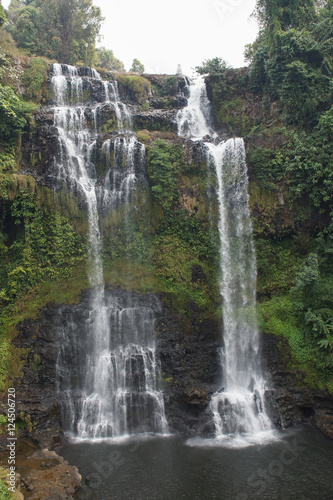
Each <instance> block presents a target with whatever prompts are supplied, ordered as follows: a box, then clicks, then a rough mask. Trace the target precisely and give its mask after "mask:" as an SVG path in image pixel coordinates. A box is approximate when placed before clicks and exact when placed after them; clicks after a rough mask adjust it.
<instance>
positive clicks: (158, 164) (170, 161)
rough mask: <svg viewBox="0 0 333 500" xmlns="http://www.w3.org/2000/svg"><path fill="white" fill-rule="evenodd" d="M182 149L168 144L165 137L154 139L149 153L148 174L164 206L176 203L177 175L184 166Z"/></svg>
mask: <svg viewBox="0 0 333 500" xmlns="http://www.w3.org/2000/svg"><path fill="white" fill-rule="evenodd" d="M182 164H183V160H182V151H181V148H180V146H179V145H173V144H168V143H167V142H166V141H164V140H163V139H157V140H156V141H154V142H153V143H152V144H151V146H150V149H149V154H148V175H149V179H150V181H151V183H152V193H153V195H154V198H155V199H156V200H157V201H158V203H159V204H160V205H161V206H162V207H163V208H166V209H167V208H170V207H171V206H172V205H174V204H175V203H176V200H177V192H178V184H177V177H178V174H179V173H180V170H181V168H182Z"/></svg>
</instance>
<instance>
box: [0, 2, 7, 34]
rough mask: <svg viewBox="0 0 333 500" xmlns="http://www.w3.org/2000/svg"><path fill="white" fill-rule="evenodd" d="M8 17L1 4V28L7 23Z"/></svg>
mask: <svg viewBox="0 0 333 500" xmlns="http://www.w3.org/2000/svg"><path fill="white" fill-rule="evenodd" d="M6 21H7V18H6V15H5V11H4V10H3V6H2V5H1V4H0V28H1V27H2V26H3V25H4V24H5V23H6Z"/></svg>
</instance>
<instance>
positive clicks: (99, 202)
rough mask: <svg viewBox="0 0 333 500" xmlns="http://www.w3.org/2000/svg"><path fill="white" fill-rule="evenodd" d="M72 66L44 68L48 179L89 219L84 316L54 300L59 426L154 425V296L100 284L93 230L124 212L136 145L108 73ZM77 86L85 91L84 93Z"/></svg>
mask: <svg viewBox="0 0 333 500" xmlns="http://www.w3.org/2000/svg"><path fill="white" fill-rule="evenodd" d="M82 71H83V74H81V73H82ZM81 73H80V74H79V73H78V70H77V69H76V68H74V67H72V66H66V65H60V64H55V65H54V66H53V75H52V78H51V87H52V91H53V102H54V125H55V127H56V129H57V132H58V137H59V148H58V152H57V155H56V156H55V158H54V170H55V173H56V182H57V184H58V186H59V187H61V185H62V183H64V184H65V186H67V188H70V189H71V190H73V191H74V192H75V193H78V194H79V196H80V198H81V199H83V201H84V203H85V206H86V210H87V213H88V223H89V227H88V249H89V270H88V276H89V282H90V286H91V289H90V292H91V293H90V296H89V304H88V305H87V308H86V310H85V311H84V314H83V316H84V322H83V323H82V319H81V318H80V317H75V314H74V317H73V314H72V315H71V314H70V313H69V312H68V311H66V310H64V311H63V312H62V313H61V314H60V317H59V321H58V326H57V328H58V330H59V335H60V338H61V339H62V341H61V346H60V349H59V356H58V361H57V373H58V391H59V395H60V397H61V400H62V410H63V422H64V427H65V430H66V431H67V432H69V433H70V434H72V435H74V436H76V437H79V438H89V439H94V438H109V437H119V436H126V435H130V434H137V433H147V432H153V433H160V434H164V433H166V432H167V422H166V418H165V413H164V400H163V393H162V391H161V390H159V388H158V386H157V381H158V379H159V378H160V365H159V360H158V359H157V354H156V347H155V340H154V329H155V322H156V318H157V315H158V314H159V312H160V304H159V303H158V302H157V300H156V299H154V298H151V299H149V300H148V299H147V300H140V299H139V298H138V297H135V296H134V295H133V294H131V293H130V292H128V293H126V294H125V296H122V295H117V294H115V293H111V292H110V291H107V290H105V287H104V273H103V261H102V237H101V231H100V217H107V216H108V214H109V213H110V212H112V210H114V209H116V208H117V207H119V206H120V205H121V204H123V206H124V207H125V211H124V212H125V218H128V217H129V215H128V212H129V210H128V207H129V204H130V202H131V195H132V193H133V192H134V191H135V189H136V187H137V185H139V184H142V183H145V182H146V179H145V175H146V174H145V169H144V162H145V148H144V146H143V145H142V144H141V143H139V142H138V140H137V139H136V137H135V135H134V134H133V133H131V132H129V131H128V130H126V127H129V126H130V124H131V116H130V112H129V110H128V109H127V107H126V106H125V104H123V103H120V102H119V96H118V89H117V83H116V82H102V80H101V79H100V76H99V74H98V73H97V72H96V71H95V70H90V71H88V68H83V70H81ZM84 95H86V96H87V95H90V100H89V101H88V102H86V100H87V99H86V97H85V98H84ZM101 96H102V97H101ZM101 101H102V102H101ZM103 106H108V107H109V108H111V109H113V111H114V113H115V116H116V118H117V123H118V130H119V132H118V135H113V136H112V138H110V139H107V140H106V141H105V142H104V144H103V145H102V147H101V154H102V157H103V158H104V161H105V171H106V174H105V176H104V178H102V179H98V182H97V175H96V168H95V165H94V158H95V156H96V154H98V151H97V139H98V126H99V116H100V114H101V109H102V107H103ZM125 222H126V221H125ZM124 293H125V292H124ZM81 313H82V311H81ZM78 325H80V326H78Z"/></svg>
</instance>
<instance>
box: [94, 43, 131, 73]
mask: <svg viewBox="0 0 333 500" xmlns="http://www.w3.org/2000/svg"><path fill="white" fill-rule="evenodd" d="M96 66H97V67H100V68H104V69H107V70H109V71H125V66H124V63H122V62H121V61H120V60H119V59H117V58H116V57H115V56H114V55H113V51H112V50H108V49H106V48H105V47H101V48H99V49H97V50H96Z"/></svg>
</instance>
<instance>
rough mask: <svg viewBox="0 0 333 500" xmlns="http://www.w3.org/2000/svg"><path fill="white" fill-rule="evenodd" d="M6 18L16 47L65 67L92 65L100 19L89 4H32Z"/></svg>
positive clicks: (48, 0) (59, 0)
mask: <svg viewBox="0 0 333 500" xmlns="http://www.w3.org/2000/svg"><path fill="white" fill-rule="evenodd" d="M8 15H9V26H8V30H9V31H10V32H11V34H12V36H13V38H14V40H15V41H16V43H17V45H18V46H19V47H22V48H25V49H28V50H29V51H30V52H31V53H32V54H37V55H40V56H47V57H50V58H55V59H57V60H58V61H59V62H62V63H66V64H78V63H83V64H90V65H92V64H93V61H94V57H95V42H96V39H97V36H98V33H99V31H100V26H101V22H102V20H103V18H102V16H101V11H100V9H99V8H98V7H95V6H94V5H93V3H92V1H91V0H44V1H41V0H32V1H31V2H29V4H22V3H19V4H18V5H17V4H16V8H15V7H13V8H11V9H9V13H8Z"/></svg>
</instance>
